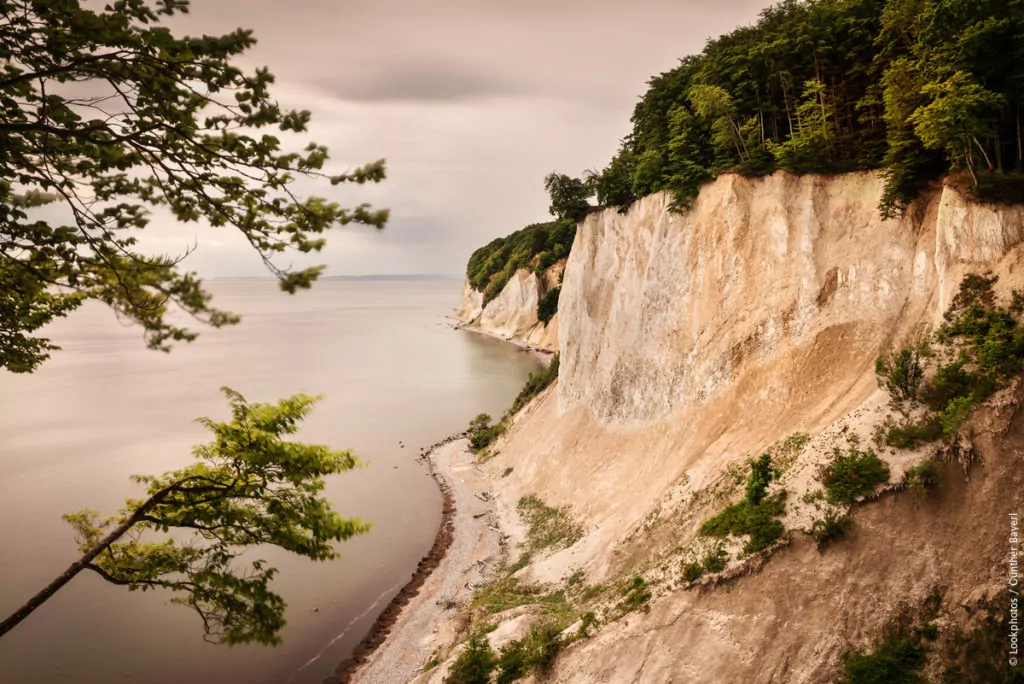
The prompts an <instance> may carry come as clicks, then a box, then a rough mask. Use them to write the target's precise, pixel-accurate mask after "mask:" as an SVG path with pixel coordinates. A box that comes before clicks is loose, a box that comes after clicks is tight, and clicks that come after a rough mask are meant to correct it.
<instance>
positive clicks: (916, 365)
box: [875, 345, 926, 401]
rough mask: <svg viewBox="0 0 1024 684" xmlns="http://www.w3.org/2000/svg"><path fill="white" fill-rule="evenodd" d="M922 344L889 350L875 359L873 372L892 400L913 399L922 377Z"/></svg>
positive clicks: (915, 397)
mask: <svg viewBox="0 0 1024 684" xmlns="http://www.w3.org/2000/svg"><path fill="white" fill-rule="evenodd" d="M925 353H926V350H925V348H924V347H923V346H922V345H913V346H904V347H901V348H900V349H898V350H890V351H888V352H886V353H885V354H882V355H881V356H879V357H878V358H877V359H876V360H875V374H876V375H877V376H878V381H879V384H881V385H882V386H883V387H884V388H885V389H886V390H887V391H888V392H889V396H890V397H892V398H893V400H894V401H913V400H915V399H917V392H918V390H919V389H920V387H921V381H922V380H923V379H924V367H923V366H922V363H921V361H922V357H923V356H924V355H925Z"/></svg>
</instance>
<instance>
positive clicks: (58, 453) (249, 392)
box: [0, 280, 539, 684]
mask: <svg viewBox="0 0 1024 684" xmlns="http://www.w3.org/2000/svg"><path fill="white" fill-rule="evenodd" d="M211 289H212V290H213V292H214V293H215V296H216V303H217V304H218V305H219V306H221V307H222V308H227V309H229V310H231V311H234V312H236V313H240V314H242V316H243V321H242V324H241V325H239V326H236V327H232V328H229V329H224V330H202V331H201V335H200V338H199V340H197V341H196V342H194V343H193V344H191V345H185V346H180V347H178V348H176V349H175V350H174V351H173V352H172V353H171V354H162V353H159V352H153V351H149V350H147V349H145V347H144V345H143V344H142V340H141V335H140V332H139V330H138V329H137V328H134V327H127V326H124V325H122V324H121V323H120V322H118V320H117V319H116V318H115V317H114V315H113V314H112V313H110V312H109V311H108V310H106V309H104V308H102V307H100V306H96V307H91V308H89V307H87V308H85V309H83V310H81V311H79V312H76V313H75V314H73V315H72V317H71V318H70V319H67V320H64V321H60V322H59V323H58V324H55V325H54V326H53V327H52V329H51V331H50V332H51V333H52V337H53V338H54V340H55V341H56V342H58V343H59V344H60V345H61V346H62V347H63V350H62V351H59V352H56V353H55V354H54V356H53V359H52V360H51V361H49V362H48V363H47V364H45V365H44V366H43V367H42V369H40V370H39V371H38V372H37V373H35V374H34V375H29V376H18V375H11V374H7V373H2V372H0V613H2V614H3V616H4V617H5V616H6V615H7V614H9V613H10V612H11V611H13V610H14V609H15V608H17V607H18V606H19V605H21V603H22V602H23V601H24V600H25V599H27V598H28V597H29V596H31V595H32V594H33V593H35V592H36V591H37V590H39V589H40V588H41V587H42V586H43V585H44V584H45V583H47V582H49V581H50V580H51V579H53V578H54V577H56V576H57V575H58V574H60V573H61V572H62V571H63V570H64V569H65V568H66V567H67V566H68V565H69V564H70V563H71V562H72V561H74V560H75V559H76V557H77V555H76V548H75V547H76V545H75V542H74V539H73V537H72V533H71V530H70V528H69V527H68V526H67V525H66V524H65V523H64V522H63V521H61V519H60V516H61V514H62V513H65V512H69V511H74V510H78V509H81V508H94V509H99V510H101V511H104V512H107V513H112V512H114V511H115V510H116V509H117V508H118V506H119V505H120V504H121V502H122V501H123V499H124V498H125V497H128V496H137V495H138V494H139V493H140V492H139V489H137V488H136V487H135V486H134V485H132V484H131V483H130V482H129V480H128V476H129V475H132V474H133V473H160V472H163V471H166V470H170V469H173V468H177V467H180V466H182V465H183V464H185V463H187V462H189V460H190V455H189V448H190V446H191V445H193V444H196V443H198V442H200V441H203V440H204V438H205V435H204V432H203V430H202V429H201V428H200V427H199V426H198V425H196V424H195V423H194V422H192V421H193V419H194V418H196V417H198V416H210V417H212V418H215V419H225V418H227V410H226V403H225V401H224V399H223V397H222V396H221V395H220V393H219V390H218V388H219V387H221V386H222V385H227V386H230V387H232V388H234V389H236V390H238V391H240V392H242V393H243V394H244V395H245V396H246V398H248V399H249V400H254V401H270V400H274V399H277V398H280V397H284V396H287V395H290V394H293V393H295V392H300V391H301V392H307V393H310V394H324V395H326V399H324V401H323V402H322V403H320V404H319V405H318V406H317V408H316V409H315V411H314V412H313V414H312V416H311V417H310V418H309V419H308V420H307V421H306V423H305V424H304V426H303V428H302V430H301V432H300V434H299V437H300V438H302V439H304V440H306V441H311V442H316V443H325V444H329V445H331V446H333V447H336V448H351V449H353V450H355V451H356V452H357V453H358V454H359V456H360V457H362V458H363V459H364V460H366V461H368V462H369V466H368V467H366V468H362V469H359V470H357V471H355V472H352V473H346V474H343V475H339V476H336V477H334V478H332V479H331V480H330V482H329V485H328V489H327V495H328V496H329V497H330V498H331V499H332V501H333V502H334V504H335V507H336V509H337V510H338V511H339V512H340V513H341V514H342V515H345V516H359V517H362V518H364V519H366V520H369V521H371V522H372V523H373V530H372V532H370V533H369V534H367V535H365V536H362V537H359V538H356V539H354V540H352V541H350V542H348V543H346V544H344V545H343V547H342V552H343V557H342V558H341V559H340V560H338V561H335V562H331V563H312V562H310V561H307V560H305V559H297V558H290V557H288V556H287V555H285V554H283V553H272V552H271V551H276V549H271V550H263V549H260V550H258V551H251V552H249V555H248V556H247V557H252V558H256V557H263V558H266V559H267V560H269V561H272V563H273V564H275V565H276V566H277V567H278V568H279V569H280V575H279V578H278V579H277V581H276V585H275V588H276V589H277V590H278V591H279V592H280V593H281V594H282V595H283V596H284V597H285V600H286V601H287V603H288V613H287V617H288V626H287V627H286V628H285V630H284V633H283V637H284V645H283V646H279V647H276V648H267V647H260V646H243V647H234V648H227V647H223V646H214V645H211V644H207V643H205V642H204V641H203V639H202V629H201V626H200V622H199V618H198V617H197V616H196V615H195V614H193V613H192V612H191V611H190V610H189V609H187V608H183V607H180V606H170V605H167V599H168V598H170V596H169V595H168V594H161V593H154V592H146V593H141V592H132V593H129V592H128V591H127V590H125V589H124V588H121V587H115V586H111V585H108V584H105V583H104V582H103V580H101V579H100V578H98V577H96V576H94V575H92V574H91V573H88V572H85V573H82V574H81V575H79V576H78V577H77V578H76V579H75V580H74V581H73V582H72V583H71V584H69V585H68V586H67V587H65V588H64V589H63V590H62V591H61V592H60V593H58V594H57V595H56V596H55V597H54V598H53V599H51V600H50V601H49V603H47V604H46V605H45V606H43V607H42V608H41V609H39V610H38V611H36V613H34V614H33V615H32V616H31V617H29V618H28V619H27V620H26V621H25V622H24V623H22V624H21V626H19V627H18V628H16V629H15V630H14V631H12V632H11V633H10V634H8V635H7V636H6V637H4V638H3V639H0V682H2V683H3V684H8V683H10V684H22V683H26V684H27V683H38V684H50V683H56V682H74V683H75V684H108V683H111V682H145V683H146V684H150V683H152V684H164V683H166V684H182V683H192V682H196V683H204V682H217V683H225V682H228V683H230V682H245V683H247V684H260V683H263V682H265V683H267V684H270V683H282V684H283V683H287V682H293V683H295V684H306V683H308V682H321V681H322V680H323V679H324V678H325V677H328V676H329V675H331V674H332V673H333V671H334V668H335V666H336V665H337V664H338V662H340V661H341V660H342V659H344V658H345V657H346V656H347V655H348V654H349V653H350V652H351V649H352V648H353V646H354V645H355V644H356V643H357V642H358V641H359V639H360V638H361V637H362V636H363V635H364V634H365V632H366V631H367V630H368V629H369V627H370V626H371V624H372V622H373V620H374V619H375V618H376V616H377V614H378V613H379V612H380V611H381V610H383V608H384V607H385V605H386V603H387V601H388V600H389V599H390V598H391V596H392V595H393V594H395V593H396V592H397V591H398V589H399V588H400V586H401V585H403V584H404V583H405V582H406V581H407V580H408V579H409V577H410V574H411V573H412V571H413V569H414V568H415V566H416V562H417V561H418V560H419V559H420V558H421V557H422V556H423V554H424V553H425V552H426V551H427V550H428V549H429V547H430V545H431V543H432V541H433V536H434V533H435V531H436V529H437V526H438V523H439V518H440V510H439V509H440V495H439V494H438V491H437V488H436V486H435V485H434V483H433V481H432V480H431V479H430V478H429V477H428V476H427V475H426V473H425V471H424V468H423V467H422V466H421V465H420V464H418V463H417V462H416V460H415V459H416V456H417V455H418V454H419V452H420V447H425V446H427V445H429V444H431V443H433V442H435V441H438V440H439V439H441V438H443V437H445V436H446V435H448V434H450V433H452V432H455V431H457V430H460V429H462V428H464V427H465V425H466V423H467V422H468V421H469V419H470V418H472V417H473V416H474V415H476V414H477V413H480V412H481V411H486V412H489V413H491V414H500V413H501V412H502V411H503V410H504V409H505V408H506V407H508V405H509V404H510V403H511V401H512V399H513V397H514V396H515V395H516V393H517V392H518V391H519V389H520V388H521V387H522V385H523V382H524V381H525V379H526V376H527V375H528V373H530V372H531V371H535V370H537V369H538V367H539V366H538V364H537V362H536V361H535V360H534V359H533V358H532V357H531V355H529V354H525V353H523V352H521V351H519V350H517V349H515V348H513V347H512V346H510V345H507V344H504V343H501V342H498V341H496V340H492V339H489V338H486V337H482V336H479V335H475V334H472V333H467V332H462V331H456V330H453V329H452V328H451V327H450V324H449V322H448V321H446V319H445V316H446V315H447V314H449V313H450V312H451V310H452V308H453V307H454V306H455V305H456V303H457V302H458V298H459V292H460V283H457V282H454V281H429V280H423V281H363V280H356V281H353V280H335V281H330V280H329V281H324V282H322V283H319V284H318V285H317V286H316V287H315V288H314V289H313V290H312V291H310V292H303V293H301V294H299V295H296V296H294V297H289V296H288V295H285V294H282V293H281V292H279V291H278V290H277V289H276V285H275V283H273V282H272V281H261V280H251V281H244V280H241V281H214V282H212V283H211ZM399 442H401V443H402V444H404V445H405V447H404V448H403V447H401V446H400V445H399ZM257 554H258V555H257Z"/></svg>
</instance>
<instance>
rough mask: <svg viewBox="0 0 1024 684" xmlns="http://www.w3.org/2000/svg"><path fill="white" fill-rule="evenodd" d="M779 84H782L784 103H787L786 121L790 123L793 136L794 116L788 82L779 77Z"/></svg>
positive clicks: (790, 131)
mask: <svg viewBox="0 0 1024 684" xmlns="http://www.w3.org/2000/svg"><path fill="white" fill-rule="evenodd" d="M779 83H780V84H782V101H783V102H785V103H786V120H787V121H789V134H790V135H793V131H794V129H793V115H792V114H790V112H789V93H788V92H787V91H786V82H785V81H784V80H782V77H781V76H780V77H779Z"/></svg>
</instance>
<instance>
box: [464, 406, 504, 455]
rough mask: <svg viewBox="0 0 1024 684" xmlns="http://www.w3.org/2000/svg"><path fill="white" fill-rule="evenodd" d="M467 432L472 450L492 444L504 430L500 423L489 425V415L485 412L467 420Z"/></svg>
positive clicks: (478, 449)
mask: <svg viewBox="0 0 1024 684" xmlns="http://www.w3.org/2000/svg"><path fill="white" fill-rule="evenodd" d="M467 432H468V433H469V446H470V447H472V449H473V451H480V450H482V449H486V448H487V447H489V446H490V445H491V444H493V443H494V440H496V439H498V437H500V436H501V433H502V432H504V429H503V428H502V426H501V424H500V423H499V424H497V425H491V417H490V416H489V415H488V414H486V413H481V414H480V415H478V416H477V417H476V418H474V419H473V420H471V421H470V422H469V428H468V430H467Z"/></svg>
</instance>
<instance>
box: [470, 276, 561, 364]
mask: <svg viewBox="0 0 1024 684" xmlns="http://www.w3.org/2000/svg"><path fill="white" fill-rule="evenodd" d="M554 269H558V270H560V269H561V264H558V265H556V266H553V267H552V268H551V269H548V270H547V271H545V273H544V274H543V275H542V276H541V277H538V276H537V274H535V273H534V272H533V271H530V270H527V269H525V268H524V269H520V270H518V271H516V273H515V275H513V276H512V278H510V279H509V281H508V283H506V285H505V287H504V288H503V289H502V291H501V293H500V294H498V296H497V297H495V298H494V299H492V300H491V301H490V302H488V303H487V306H486V307H485V306H483V300H484V295H483V293H482V292H478V291H476V290H474V289H473V288H472V286H471V285H470V284H469V281H468V280H467V281H466V282H465V284H464V285H463V288H462V305H461V306H460V308H459V309H458V311H457V312H456V316H457V317H458V318H459V319H460V320H461V321H463V322H464V323H465V324H466V325H467V327H470V328H473V329H476V330H479V331H481V332H485V333H488V334H491V335H495V336H497V337H501V338H503V339H506V340H510V341H513V342H517V343H519V344H525V345H528V346H531V347H536V348H538V349H545V350H548V351H557V350H558V321H557V319H558V315H557V314H556V315H555V316H554V317H553V318H552V319H551V320H550V321H549V322H548V324H547V325H545V324H543V323H541V322H540V321H539V320H538V319H537V302H538V301H540V298H541V297H542V296H544V294H545V293H547V292H548V291H549V290H550V289H551V288H552V287H557V276H556V275H554V273H555V270H554Z"/></svg>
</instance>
